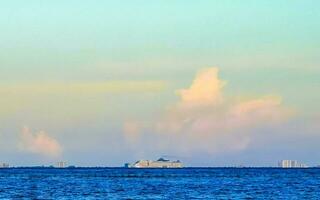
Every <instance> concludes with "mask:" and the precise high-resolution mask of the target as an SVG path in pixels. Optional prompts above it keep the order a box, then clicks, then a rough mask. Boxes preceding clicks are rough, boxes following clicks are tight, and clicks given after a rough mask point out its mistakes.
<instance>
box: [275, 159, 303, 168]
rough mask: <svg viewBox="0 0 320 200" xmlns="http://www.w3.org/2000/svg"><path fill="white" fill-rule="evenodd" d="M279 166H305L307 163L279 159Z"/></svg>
mask: <svg viewBox="0 0 320 200" xmlns="http://www.w3.org/2000/svg"><path fill="white" fill-rule="evenodd" d="M279 167H282V168H305V167H307V165H305V164H303V163H298V161H296V160H281V161H280V162H279Z"/></svg>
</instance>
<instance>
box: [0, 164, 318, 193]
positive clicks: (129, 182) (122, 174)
mask: <svg viewBox="0 0 320 200" xmlns="http://www.w3.org/2000/svg"><path fill="white" fill-rule="evenodd" d="M0 199H320V169H276V168H183V169H125V168H82V169H81V168H74V169H54V168H51V169H50V168H36V169H1V170H0Z"/></svg>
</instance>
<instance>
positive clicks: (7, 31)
mask: <svg viewBox="0 0 320 200" xmlns="http://www.w3.org/2000/svg"><path fill="white" fill-rule="evenodd" d="M319 7H320V5H319V2H318V1H311V0H309V1H308V0H307V1H294V0H293V1H287V0H286V1H284V0H282V1H281V0H280V1H249V0H248V1H189V2H186V1H170V2H169V1H168V2H165V1H121V2H119V1H59V0H57V1H52V2H48V1H39V0H33V1H18V0H12V1H7V2H4V3H3V4H2V6H1V8H0V26H1V35H0V38H1V39H0V45H1V48H0V72H1V73H0V93H1V96H2V98H1V99H2V100H0V144H1V147H0V150H1V153H0V156H1V158H2V159H3V160H4V161H6V162H10V163H12V164H17V165H32V164H38V163H53V162H55V161H57V160H68V161H69V162H70V163H72V164H79V165H120V164H122V163H123V162H127V161H133V160H135V159H142V158H157V157H158V156H161V155H164V154H166V155H167V154H169V155H174V156H176V157H181V158H185V159H184V160H185V161H186V162H187V163H188V164H189V165H200V164H201V165H225V164H252V165H273V164H275V163H276V162H277V161H278V160H279V159H287V158H288V159H300V160H301V161H305V162H308V163H310V164H317V163H318V162H319V161H318V160H319V159H320V157H314V155H310V152H312V151H315V150H318V149H317V147H316V144H315V143H314V142H313V141H316V140H317V139H319V135H318V134H317V133H318V132H319V126H317V125H316V124H317V123H318V120H319V115H318V112H319V105H318V102H319V101H320V95H319V93H318V92H317V91H318V90H319V87H320V79H319V76H320V68H319V62H320V60H319V56H318V55H319V53H320V49H319V43H320V39H319V35H320V27H319V25H318V21H319V20H320V14H319V13H320V12H319ZM206 68H210V69H212V70H211V71H210V70H207V71H206V72H202V70H203V69H206ZM214 69H218V72H217V74H215V73H214V72H213V71H214ZM206 73H207V74H208V76H209V75H212V77H211V78H212V80H211V81H209V82H208V83H204V85H201V84H200V82H201V83H202V77H205V76H206V75H205V74H206ZM197 81H198V82H199V85H201V87H199V88H206V86H207V84H212V87H208V91H206V92H207V93H208V95H209V96H210V94H211V93H214V94H216V93H217V94H219V95H218V96H219V98H220V96H221V98H222V99H223V101H222V102H219V105H216V104H214V102H217V99H216V97H217V96H210V98H209V99H210V101H212V102H211V103H210V105H205V106H204V105H203V102H202V101H205V98H206V95H204V94H203V93H198V92H195V90H202V89H192V88H193V87H192V86H194V88H197V87H196V86H195V85H197V84H194V83H195V82H197ZM219 81H225V82H226V84H225V85H224V86H223V87H221V88H220V89H219V90H217V91H215V90H214V91H213V89H214V88H215V86H217V85H216V84H217V83H219ZM217 87H218V86H217ZM183 89H184V90H187V91H189V92H188V94H190V95H191V96H190V95H189V96H190V98H194V96H193V95H200V96H197V97H196V99H198V100H199V99H202V101H201V102H200V100H199V101H197V102H196V106H195V105H194V102H192V103H191V104H192V107H197V108H192V109H191V110H190V109H189V108H188V109H187V110H185V109H186V108H183V109H181V108H180V105H183V107H184V106H185V104H188V106H187V107H189V104H190V102H188V101H186V100H185V99H184V96H183V95H181V93H179V91H181V90H183ZM220 93H221V94H220ZM270 96H271V97H270ZM188 98H189V97H188ZM188 98H187V99H188ZM278 99H281V101H278ZM211 104H212V105H211ZM213 104H214V105H213ZM220 104H221V105H220ZM257 104H259V106H258V107H259V109H261V110H254V115H256V114H257V113H258V114H259V117H257V116H255V117H256V118H257V119H259V120H260V121H259V122H258V121H254V122H251V121H250V120H251V119H252V118H254V117H253V114H252V113H251V112H250V115H249V114H248V116H247V114H246V116H243V115H241V116H240V117H241V119H242V118H243V117H245V119H246V120H249V121H250V122H251V123H246V124H245V125H243V126H241V129H239V133H235V132H233V131H232V133H229V132H228V131H225V128H222V129H218V130H219V131H221V132H222V133H221V135H222V136H221V135H217V134H211V135H208V134H209V132H210V133H215V132H217V128H216V126H213V127H211V126H208V127H209V130H206V131H204V132H203V133H202V134H203V139H201V138H202V137H199V138H198V137H196V138H194V137H193V136H194V135H197V134H198V133H197V131H199V132H201V131H200V130H197V129H196V130H195V133H191V132H190V133H186V134H187V135H189V136H190V138H189V139H190V140H192V139H195V140H196V141H197V143H192V142H191V143H190V141H184V142H183V141H182V142H181V144H180V143H179V146H181V148H178V147H177V148H172V147H169V146H170V145H172V144H169V143H168V138H170V137H171V138H174V139H176V140H179V141H180V140H184V137H182V136H180V135H183V133H170V132H171V131H172V130H171V129H167V128H168V127H166V129H165V130H166V131H165V132H166V133H165V134H169V136H163V133H158V132H161V130H158V129H157V128H156V127H157V126H158V125H159V124H161V126H162V127H163V126H167V125H168V124H170V123H169V122H167V121H166V119H167V118H169V119H172V118H174V120H171V122H172V121H174V122H175V123H176V124H175V125H179V127H180V126H181V127H182V130H184V129H183V128H185V127H184V126H185V125H184V123H183V120H187V119H182V118H180V114H179V113H180V112H181V113H186V112H187V113H188V114H186V116H188V119H190V120H191V121H190V122H188V123H190V124H188V126H194V125H195V124H196V123H197V122H199V121H208V120H209V121H210V120H221V122H219V124H217V126H219V127H220V128H221V127H226V123H227V122H228V121H229V118H228V117H230V116H229V115H230V112H231V113H232V112H233V111H234V109H235V108H238V107H241V106H245V107H247V106H248V105H255V106H254V107H255V109H258V108H257ZM207 106H209V107H207ZM263 106H265V107H263ZM270 106H271V107H270ZM199 107H201V109H200V110H202V109H206V110H210V109H213V107H214V109H213V110H212V111H211V112H212V113H210V114H208V113H202V114H201V115H200V114H199V112H200V110H198V109H199ZM250 108H252V107H250ZM266 108H268V109H269V110H272V111H274V112H272V113H268V114H267V115H266V114H265V111H264V110H265V109H266ZM216 110H227V111H223V112H222V111H219V112H222V114H221V113H220V114H217V113H216V112H217V111H216ZM262 110H263V112H262ZM284 110H286V111H285V112H284ZM287 110H290V113H291V114H290V116H288V113H287ZM262 113H264V114H262ZM279 113H281V115H280V114H279ZM292 113H294V114H292ZM209 116H210V117H209ZM212 116H214V118H212ZM279 116H281V120H279V121H278V120H277V122H276V123H271V124H269V123H266V122H268V121H272V119H274V118H277V119H278V118H280V117H279ZM175 120H176V121H175ZM237 120H240V118H239V119H237ZM212 123H213V122H212ZM212 123H211V124H212ZM211 124H210V125H211ZM257 124H258V125H257ZM23 127H28V129H24V128H23ZM309 127H312V129H311V130H309V129H310V128H309ZM126 128H127V129H128V130H129V132H133V133H134V137H135V140H134V141H127V139H128V138H127V135H126V133H125V132H126V130H127V129H126ZM236 128H239V127H235V129H236ZM23 130H24V131H23ZM41 130H42V131H43V134H41V133H40V131H41ZM201 130H202V129H201ZM227 132H228V133H227ZM242 132H243V133H244V132H250V135H246V134H244V135H241V133H242ZM262 133H264V134H262ZM130 134H131V133H130ZM170 134H171V135H170ZM228 134H230V135H231V136H230V137H229V136H228V138H226V137H225V136H226V135H228ZM200 135H201V134H200ZM238 137H241V138H242V139H243V143H241V145H239V148H238V149H232V148H231V149H230V148H228V147H229V146H230V145H231V146H232V145H235V144H233V143H230V144H229V143H228V142H230V141H232V142H233V141H234V139H235V138H238ZM39 138H40V139H39ZM208 138H209V139H208ZM285 138H287V140H286V139H285ZM288 138H292V139H291V140H293V141H291V140H289V139H288ZM131 139H132V138H131V136H130V140H131ZM206 140H208V141H211V140H212V141H221V143H223V145H222V146H220V144H219V145H218V144H215V142H212V143H208V144H207V143H206ZM144 142H148V143H150V144H152V145H151V147H141V144H143V143H144ZM292 143H294V144H295V145H296V146H299V147H302V148H299V149H296V148H292V145H291V144H292ZM43 144H50V145H51V146H50V145H49V146H50V147H51V148H50V149H46V148H44V146H45V145H44V146H43ZM199 144H200V146H201V144H203V146H205V147H206V148H204V149H198V148H197V145H199ZM210 144H211V145H210ZM31 146H35V147H31ZM211 146H212V147H211ZM217 146H219V147H221V149H224V151H225V152H220V151H216V149H217ZM235 146H237V145H235ZM120 147H121V148H120ZM152 147H154V148H152ZM240 147H241V148H240ZM55 150H57V152H59V153H58V154H57V153H56V152H55ZM267 150H268V151H269V152H270V154H269V155H268V156H266V158H265V159H263V157H264V156H265V155H264V154H263V152H265V151H267ZM224 157H227V158H228V160H227V161H226V160H223V159H221V158H224ZM240 162H241V163H240Z"/></svg>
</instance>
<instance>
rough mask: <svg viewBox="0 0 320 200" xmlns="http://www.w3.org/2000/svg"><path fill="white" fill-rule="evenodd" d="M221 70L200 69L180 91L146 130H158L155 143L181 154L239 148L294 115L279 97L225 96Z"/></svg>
mask: <svg viewBox="0 0 320 200" xmlns="http://www.w3.org/2000/svg"><path fill="white" fill-rule="evenodd" d="M218 72H219V70H218V68H207V69H203V70H200V71H199V73H197V75H196V77H195V79H194V80H193V82H192V84H191V86H190V87H188V88H187V89H181V90H178V91H177V94H178V95H179V97H180V100H179V101H178V102H176V103H175V104H173V105H172V106H170V107H169V108H168V109H167V110H166V111H165V113H164V115H163V116H162V117H159V119H158V120H157V121H155V122H154V124H153V125H151V126H148V128H147V129H149V130H145V131H146V132H149V133H150V134H154V133H155V134H156V135H155V136H154V137H155V138H157V140H156V143H162V145H159V144H157V146H161V147H163V149H170V151H177V152H182V153H188V152H192V151H196V152H206V153H219V152H226V151H239V150H243V149H245V148H247V146H248V145H249V144H250V142H251V136H252V135H253V134H258V132H257V131H256V130H257V129H258V128H259V127H263V126H273V125H276V124H278V123H281V122H284V121H286V120H287V119H289V118H290V117H291V116H292V114H293V112H292V111H291V110H290V109H288V108H286V107H285V106H283V103H282V98H281V97H279V96H275V95H264V96H262V97H257V98H253V99H247V100H242V101H238V100H237V99H239V98H237V97H228V98H226V97H224V96H223V88H224V86H225V85H226V81H223V80H220V79H219V77H218ZM140 135H141V134H140ZM137 137H139V135H137ZM140 139H141V140H143V138H140Z"/></svg>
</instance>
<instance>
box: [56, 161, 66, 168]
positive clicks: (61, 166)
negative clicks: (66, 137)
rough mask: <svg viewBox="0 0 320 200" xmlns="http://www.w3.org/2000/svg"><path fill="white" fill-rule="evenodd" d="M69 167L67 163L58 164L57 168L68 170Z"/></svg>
mask: <svg viewBox="0 0 320 200" xmlns="http://www.w3.org/2000/svg"><path fill="white" fill-rule="evenodd" d="M66 167H67V162H63V161H60V162H57V168H66Z"/></svg>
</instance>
